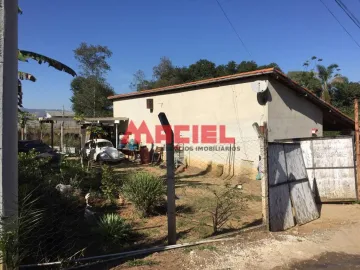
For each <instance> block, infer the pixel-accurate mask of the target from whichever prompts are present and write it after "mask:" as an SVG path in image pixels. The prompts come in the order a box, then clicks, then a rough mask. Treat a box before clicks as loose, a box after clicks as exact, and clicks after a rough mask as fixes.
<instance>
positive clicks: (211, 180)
mask: <svg viewBox="0 0 360 270" xmlns="http://www.w3.org/2000/svg"><path fill="white" fill-rule="evenodd" d="M114 169H115V171H117V172H118V173H121V172H124V173H125V174H127V175H129V174H131V173H135V172H138V171H148V172H151V173H152V174H156V175H158V176H160V177H163V178H165V174H166V168H161V167H159V166H149V165H146V166H145V165H144V166H141V165H136V164H134V163H123V164H120V165H117V166H116V167H114ZM225 184H229V185H230V186H232V187H238V189H237V190H238V193H239V199H238V202H237V203H238V207H237V208H236V209H235V210H234V212H233V213H232V215H231V218H230V220H229V222H227V223H226V224H225V225H224V227H223V228H222V230H221V232H220V233H225V232H231V231H237V230H239V229H243V228H246V227H251V226H254V225H259V224H261V218H262V212H261V196H260V194H261V182H260V181H257V180H255V179H249V178H245V177H232V178H231V179H230V178H227V179H224V178H222V177H216V176H215V175H214V174H213V173H212V172H208V171H202V170H200V169H197V168H194V167H192V168H189V169H188V170H186V171H184V172H182V173H180V174H177V175H176V191H175V192H176V197H177V199H176V225H177V232H178V243H182V242H189V241H195V240H199V239H204V238H206V237H209V236H211V235H212V233H213V231H212V230H213V228H212V218H211V214H210V213H209V212H208V211H209V210H211V207H212V205H213V202H214V199H215V196H214V194H213V191H221V190H222V189H223V188H224V187H225ZM165 208H166V207H165V206H164V207H163V208H159V209H156V212H157V214H155V215H154V216H151V217H147V218H141V217H139V215H138V214H137V212H136V210H135V209H134V208H133V206H132V205H131V204H128V203H125V205H123V206H122V207H120V208H119V210H118V213H119V215H121V216H122V217H124V218H126V219H127V220H128V221H129V222H131V223H132V225H133V228H134V229H135V230H136V231H138V232H139V233H141V234H144V235H145V237H143V239H142V240H139V241H138V242H137V243H136V244H137V245H139V246H149V245H151V246H154V245H158V244H166V239H167V217H166V209H165Z"/></svg>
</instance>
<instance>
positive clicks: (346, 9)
mask: <svg viewBox="0 0 360 270" xmlns="http://www.w3.org/2000/svg"><path fill="white" fill-rule="evenodd" d="M335 2H336V4H338V6H339V7H340V8H341V9H342V10H343V11H344V12H345V13H346V15H347V16H348V17H349V18H350V19H351V20H352V21H353V23H355V25H356V26H357V27H358V28H359V29H360V22H359V20H358V18H356V16H355V15H354V14H353V13H352V12H351V11H350V10H349V9H348V8H347V6H346V5H345V4H344V3H343V2H342V1H341V0H335Z"/></svg>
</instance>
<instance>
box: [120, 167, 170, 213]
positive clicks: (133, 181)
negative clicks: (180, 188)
mask: <svg viewBox="0 0 360 270" xmlns="http://www.w3.org/2000/svg"><path fill="white" fill-rule="evenodd" d="M122 191H123V194H124V196H125V198H127V199H128V200H129V201H130V202H132V203H133V204H134V205H135V207H136V208H137V209H138V210H139V211H140V212H141V214H142V215H143V216H147V215H149V214H151V212H152V211H153V210H154V207H155V206H157V205H159V204H160V203H161V202H162V201H163V199H164V195H165V187H164V185H163V181H162V180H161V179H160V178H158V177H156V176H154V175H152V174H149V173H143V172H141V173H136V174H134V175H132V176H131V177H130V179H129V180H128V181H126V182H125V183H124V186H123V189H122Z"/></svg>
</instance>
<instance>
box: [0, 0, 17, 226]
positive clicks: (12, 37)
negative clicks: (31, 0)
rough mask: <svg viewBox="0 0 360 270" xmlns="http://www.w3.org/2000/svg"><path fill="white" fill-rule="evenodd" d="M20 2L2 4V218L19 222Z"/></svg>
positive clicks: (2, 1) (4, 0)
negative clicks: (16, 219) (17, 219)
mask: <svg viewBox="0 0 360 270" xmlns="http://www.w3.org/2000/svg"><path fill="white" fill-rule="evenodd" d="M17 73H18V1H17V0H0V216H1V218H2V219H3V220H4V221H5V225H6V221H7V220H11V219H13V218H14V219H15V218H17V211H18V209H17V200H18V198H17V196H18V166H17V153H18V150H17V149H18V142H17V141H18V132H17V122H18V121H17V113H18V74H17Z"/></svg>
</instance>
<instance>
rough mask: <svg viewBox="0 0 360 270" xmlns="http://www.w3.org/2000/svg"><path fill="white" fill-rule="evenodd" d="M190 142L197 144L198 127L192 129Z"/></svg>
mask: <svg viewBox="0 0 360 270" xmlns="http://www.w3.org/2000/svg"><path fill="white" fill-rule="evenodd" d="M192 142H193V143H199V127H198V126H193V127H192Z"/></svg>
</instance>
